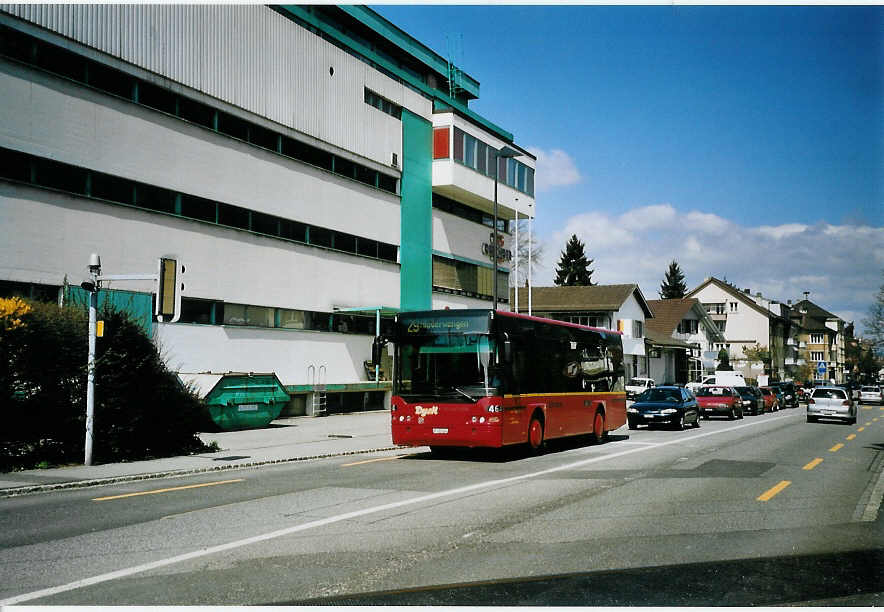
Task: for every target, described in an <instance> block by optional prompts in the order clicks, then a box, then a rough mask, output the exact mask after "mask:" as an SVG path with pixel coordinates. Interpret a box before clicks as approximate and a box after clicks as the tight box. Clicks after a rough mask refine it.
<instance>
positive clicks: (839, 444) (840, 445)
mask: <svg viewBox="0 0 884 612" xmlns="http://www.w3.org/2000/svg"><path fill="white" fill-rule="evenodd" d="M842 448H844V445H843V444H841V443H840V442H839V443H838V444H836V445H835V446H833V447H832V448H830V449H829V452H830V453H837V452H838V451H839V450H841V449H842Z"/></svg>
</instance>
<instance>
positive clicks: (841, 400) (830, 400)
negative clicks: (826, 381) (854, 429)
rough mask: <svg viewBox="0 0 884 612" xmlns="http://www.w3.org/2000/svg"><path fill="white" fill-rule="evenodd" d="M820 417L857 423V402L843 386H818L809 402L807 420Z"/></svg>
mask: <svg viewBox="0 0 884 612" xmlns="http://www.w3.org/2000/svg"><path fill="white" fill-rule="evenodd" d="M820 418H833V419H841V420H842V421H845V422H847V423H850V424H855V423H856V404H855V403H854V401H853V398H852V397H851V396H850V391H849V390H848V389H844V388H841V387H816V388H815V389H814V390H813V393H811V394H810V400H808V403H807V422H808V423H814V422H816V421H817V419H820Z"/></svg>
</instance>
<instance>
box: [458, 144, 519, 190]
mask: <svg viewBox="0 0 884 612" xmlns="http://www.w3.org/2000/svg"><path fill="white" fill-rule="evenodd" d="M494 151H495V149H494V147H492V146H491V145H489V144H487V143H485V142H482V141H481V140H479V139H478V138H476V137H475V136H472V135H471V134H467V133H466V132H464V131H463V130H462V129H460V128H458V127H455V128H454V159H455V161H458V162H460V163H462V164H463V165H464V166H467V167H469V168H472V169H473V170H476V171H477V172H480V173H482V174H484V175H485V176H488V177H490V178H494V159H495V157H494ZM498 162H499V168H498V172H499V175H498V177H497V178H498V181H499V182H500V183H503V184H505V185H509V186H510V187H512V188H513V189H518V190H519V191H521V192H523V193H526V194H528V195H530V196H531V197H534V169H533V168H530V167H528V166H526V165H525V164H523V163H522V162H520V161H518V160H517V159H515V158H512V157H509V158H498Z"/></svg>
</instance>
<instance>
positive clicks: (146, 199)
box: [134, 183, 175, 213]
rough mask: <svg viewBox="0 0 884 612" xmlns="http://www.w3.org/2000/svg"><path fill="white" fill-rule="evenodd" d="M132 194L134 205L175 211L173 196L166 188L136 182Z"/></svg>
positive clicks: (165, 211)
mask: <svg viewBox="0 0 884 612" xmlns="http://www.w3.org/2000/svg"><path fill="white" fill-rule="evenodd" d="M134 194H135V206H138V207H140V208H147V209H149V210H155V211H157V212H164V213H174V212H175V196H174V194H173V193H172V192H171V191H169V190H168V189H162V188H160V187H154V186H153V185H144V184H142V183H138V184H136V185H135V189H134Z"/></svg>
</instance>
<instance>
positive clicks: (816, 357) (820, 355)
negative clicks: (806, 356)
mask: <svg viewBox="0 0 884 612" xmlns="http://www.w3.org/2000/svg"><path fill="white" fill-rule="evenodd" d="M810 360H811V361H825V356H824V352H823V351H810Z"/></svg>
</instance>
